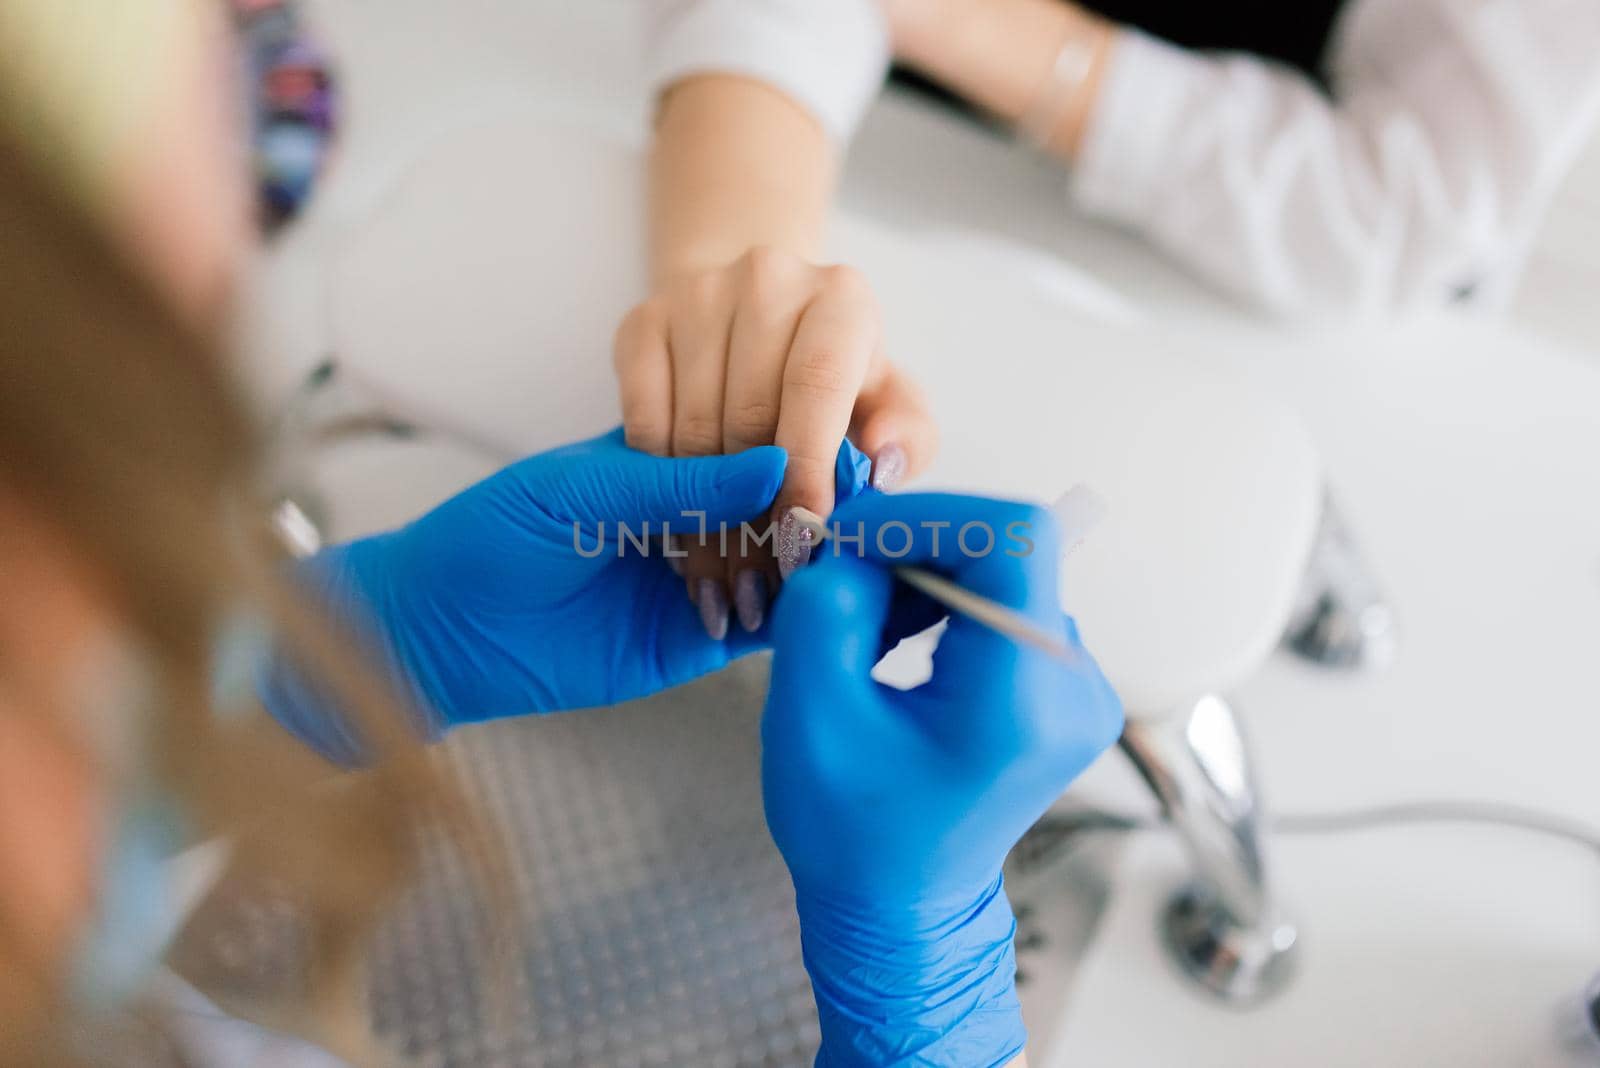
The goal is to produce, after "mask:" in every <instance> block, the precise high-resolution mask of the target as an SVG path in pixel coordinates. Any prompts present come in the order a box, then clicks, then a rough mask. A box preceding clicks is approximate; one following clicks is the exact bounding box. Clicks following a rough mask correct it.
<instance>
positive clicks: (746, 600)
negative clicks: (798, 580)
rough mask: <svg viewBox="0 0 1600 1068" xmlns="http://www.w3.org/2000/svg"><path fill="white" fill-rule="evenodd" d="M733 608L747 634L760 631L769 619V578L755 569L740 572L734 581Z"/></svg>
mask: <svg viewBox="0 0 1600 1068" xmlns="http://www.w3.org/2000/svg"><path fill="white" fill-rule="evenodd" d="M733 608H734V611H736V612H738V613H739V626H741V627H743V628H744V629H745V631H746V633H749V634H754V633H755V632H756V631H758V630H760V629H761V621H762V620H764V619H766V618H767V577H766V576H765V575H763V574H762V573H761V572H759V571H757V570H755V569H754V568H750V569H747V570H745V571H741V572H739V574H738V576H737V577H736V578H735V579H734V580H733Z"/></svg>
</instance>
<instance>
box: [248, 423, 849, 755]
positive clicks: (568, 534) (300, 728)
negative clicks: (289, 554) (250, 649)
mask: <svg viewBox="0 0 1600 1068" xmlns="http://www.w3.org/2000/svg"><path fill="white" fill-rule="evenodd" d="M784 465H785V453H784V451H783V450H782V449H779V448H776V447H772V446H766V447H762V448H755V449H750V450H748V451H746V452H742V453H737V454H735V455H732V456H708V457H701V458H696V459H688V460H671V459H663V458H658V457H653V456H648V455H646V454H644V453H642V452H636V451H634V450H633V449H630V448H628V447H627V446H626V445H624V444H623V440H622V431H621V430H620V429H618V430H615V431H613V432H611V433H609V434H606V435H604V436H602V437H598V438H595V439H593V440H591V441H585V442H581V443H578V444H575V445H569V446H566V447H564V448H560V449H556V450H554V451H551V452H546V453H542V454H540V455H537V456H532V457H529V458H528V459H525V460H522V461H520V462H518V463H515V464H512V465H511V466H509V467H507V468H505V469H504V470H502V471H500V472H499V473H498V474H495V475H493V476H491V477H489V478H488V479H485V480H484V481H483V482H480V483H478V484H477V485H475V486H472V487H471V488H469V489H467V490H465V491H463V492H462V493H461V494H459V495H458V496H456V497H454V498H452V499H451V500H449V501H446V502H445V503H444V504H441V505H440V506H439V507H437V508H435V509H434V510H433V511H432V512H429V513H428V514H427V515H425V516H423V517H422V518H420V519H418V520H416V521H415V522H413V523H411V524H409V525H407V526H405V527H402V528H401V529H399V530H395V531H392V532H389V533H385V534H379V535H376V536H373V537H369V538H365V539H362V540H360V541H356V542H352V543H350V544H347V545H341V546H336V547H334V548H332V549H329V550H327V551H325V552H323V553H320V554H319V555H317V556H316V557H313V558H312V559H311V560H309V561H307V563H306V564H305V565H304V569H303V575H304V577H305V578H306V579H307V580H308V581H309V583H310V584H311V586H312V588H313V592H314V593H315V594H316V595H317V596H318V598H319V599H320V600H321V601H322V602H324V603H325V604H327V605H328V606H329V607H330V608H331V609H332V610H333V611H334V613H335V615H336V616H338V617H340V618H342V619H344V620H345V621H347V622H350V623H353V624H354V625H356V626H357V627H358V628H360V629H364V630H365V631H367V636H368V637H369V639H370V640H371V644H373V645H375V646H376V647H377V649H378V650H379V652H380V653H381V654H382V655H383V656H384V657H385V658H386V659H387V661H388V667H389V669H390V671H391V674H392V675H393V676H394V677H396V678H397V679H399V680H400V681H402V682H403V683H404V684H405V685H406V686H407V687H408V688H409V690H410V691H411V694H412V696H413V697H415V698H416V699H417V702H418V704H419V705H421V706H422V708H423V709H424V711H426V712H429V713H431V714H432V715H433V716H434V717H435V719H434V721H433V722H432V723H430V724H428V725H427V726H428V727H429V728H430V733H434V734H436V733H438V732H439V731H441V730H443V729H444V728H447V727H450V726H454V725H456V724H460V723H467V722H472V721H475V720H485V719H493V718H499V717H503V716H511V715H519V714H524V713H530V712H549V711H555V710H559V709H570V708H585V707H591V706H595V705H606V704H613V703H616V702H618V701H625V700H628V699H630V698H635V697H640V696H643V695H645V694H649V693H653V692H655V691H658V690H662V689H666V688H668V687H671V686H676V685H678V684H680V683H684V682H687V681H689V680H691V679H694V678H697V677H699V676H701V675H704V674H706V673H708V672H711V671H715V670H717V669H718V668H721V667H723V666H725V665H726V664H728V663H730V662H731V661H733V660H734V659H736V658H738V657H740V656H743V655H745V654H747V653H751V652H754V651H755V650H757V649H760V648H764V647H765V646H766V645H767V636H766V632H767V629H768V628H767V627H762V628H761V629H760V630H759V631H758V632H756V633H754V634H747V633H745V632H744V631H743V630H735V631H733V632H731V633H729V634H728V636H727V638H726V639H725V640H721V641H718V640H713V639H712V638H710V637H708V636H707V634H706V630H705V628H704V627H703V626H702V625H701V621H700V619H699V616H698V615H697V612H696V609H695V607H694V605H693V604H691V603H690V601H689V599H688V598H686V597H685V596H684V580H683V579H682V578H680V577H678V576H677V575H675V574H673V572H672V570H671V569H670V568H669V566H668V564H667V561H666V560H665V559H663V557H662V547H661V545H660V544H659V543H660V541H661V540H662V538H661V535H662V534H663V529H664V528H663V526H662V524H667V529H670V530H671V531H673V532H674V533H677V534H679V535H681V538H680V540H681V541H693V540H695V539H696V538H697V537H698V536H699V535H700V533H701V529H702V528H701V520H700V519H699V518H698V516H697V515H696V514H695V513H701V512H703V513H705V520H704V522H705V524H706V525H707V528H708V529H709V531H710V537H711V539H712V540H711V542H710V543H711V544H712V545H716V544H717V531H718V527H719V525H720V524H724V523H726V524H731V526H730V527H729V529H728V534H729V537H730V538H735V539H736V538H737V537H738V536H739V530H740V528H739V524H740V523H741V522H744V521H745V520H750V519H752V518H753V517H757V516H762V515H764V513H765V512H766V510H767V509H768V508H769V507H770V505H771V503H772V499H773V496H774V495H775V494H776V493H777V491H778V487H779V485H780V484H781V483H782V480H783V474H784ZM838 472H839V476H840V484H839V492H840V494H841V496H849V495H851V494H854V493H856V492H858V491H859V490H860V488H861V486H862V484H863V483H864V482H865V479H866V465H865V463H864V461H863V460H862V459H861V454H860V453H859V452H856V450H855V449H854V448H853V447H851V446H850V444H849V443H848V442H846V443H845V444H844V446H843V447H842V449H841V451H840V460H839V464H838ZM685 513H690V514H687V515H686V514H685ZM619 523H626V524H627V525H628V527H629V529H630V530H631V532H632V534H633V536H634V537H635V538H638V537H639V536H640V535H641V533H642V531H643V529H644V524H646V523H648V524H649V532H650V535H651V536H652V537H653V538H654V539H655V542H656V544H654V545H653V546H652V547H651V548H650V550H649V554H650V555H649V556H648V557H646V555H644V553H643V552H641V551H640V550H639V549H638V548H637V547H636V546H635V545H634V544H633V543H632V542H631V541H630V542H627V543H625V544H624V543H623V542H622V538H621V533H620V531H619V529H618V524H619ZM601 525H603V533H604V542H603V551H599V552H596V547H597V544H598V543H599V540H600V537H601ZM575 536H576V538H577V541H576V542H575V541H574V538H575ZM619 547H620V549H621V552H620V555H619ZM259 689H260V691H261V694H262V698H263V700H264V702H265V703H266V705H267V707H268V709H269V710H270V711H272V712H273V714H274V715H275V716H277V718H278V719H279V720H280V721H281V722H283V723H284V725H285V726H287V727H288V728H289V729H290V730H291V731H292V732H294V733H295V734H296V735H297V736H299V737H300V738H301V740H303V741H305V742H307V743H308V744H310V745H312V746H313V747H314V748H317V749H318V750H320V751H322V752H323V753H324V754H325V755H328V756H331V757H333V758H334V759H336V760H340V761H342V762H347V763H348V762H354V761H355V760H357V759H358V758H359V756H360V754H359V752H358V751H357V747H356V746H355V745H354V743H352V742H351V740H350V739H348V738H347V737H346V736H345V734H344V732H343V731H342V730H341V729H340V724H339V719H338V717H337V716H336V715H330V709H329V703H330V702H329V701H328V700H327V699H326V698H325V697H324V696H323V695H321V694H319V692H318V691H317V690H316V688H314V687H312V686H310V685H308V684H307V682H306V680H305V679H304V678H303V677H302V675H301V674H300V672H298V671H297V670H295V669H294V667H293V666H292V665H289V664H287V663H285V662H283V661H282V660H281V659H275V660H274V661H273V662H272V664H271V665H270V666H269V669H268V671H267V672H266V674H265V676H264V678H263V680H262V682H261V684H260V686H259Z"/></svg>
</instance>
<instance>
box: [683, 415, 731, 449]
mask: <svg viewBox="0 0 1600 1068" xmlns="http://www.w3.org/2000/svg"><path fill="white" fill-rule="evenodd" d="M672 441H673V444H674V445H676V446H677V447H678V449H679V450H680V451H682V452H686V453H692V454H700V453H712V452H717V451H719V449H720V447H721V445H722V420H721V419H719V418H717V417H715V416H711V415H701V414H692V415H683V416H680V417H679V418H678V420H677V422H676V423H675V424H674V425H673V427H672Z"/></svg>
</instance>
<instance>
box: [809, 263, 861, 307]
mask: <svg viewBox="0 0 1600 1068" xmlns="http://www.w3.org/2000/svg"><path fill="white" fill-rule="evenodd" d="M821 280H822V286H823V288H824V289H826V290H828V291H829V292H831V293H836V294H839V295H841V296H849V297H857V298H864V299H868V300H871V299H873V298H872V283H870V282H868V281H867V276H866V275H864V274H862V273H861V271H859V270H858V269H856V268H854V267H852V266H850V265H849V264H847V263H835V264H832V265H830V266H828V267H824V268H822V271H821Z"/></svg>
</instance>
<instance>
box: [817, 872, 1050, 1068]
mask: <svg viewBox="0 0 1600 1068" xmlns="http://www.w3.org/2000/svg"><path fill="white" fill-rule="evenodd" d="M795 905H796V909H797V911H798V913H799V917H800V936H801V944H802V950H803V953H804V957H805V964H806V970H807V972H809V973H810V976H811V983H812V989H813V992H814V993H815V996H816V1001H817V1014H818V1018H819V1021H820V1023H821V1029H822V1047H821V1050H820V1051H819V1053H818V1056H817V1064H818V1066H819V1068H843V1066H847V1065H867V1064H882V1063H887V1062H889V1061H895V1060H897V1059H900V1058H904V1057H907V1056H908V1055H915V1056H916V1057H917V1058H919V1063H922V1062H926V1063H938V1064H962V1065H974V1066H981V1065H1003V1064H1009V1063H1010V1062H1011V1061H1012V1060H1014V1059H1015V1058H1016V1057H1017V1056H1018V1055H1019V1054H1020V1053H1021V1052H1022V1051H1023V1048H1024V1046H1025V1045H1026V1044H1027V1031H1026V1029H1025V1028H1024V1026H1023V1023H1022V1010H1021V1005H1020V1003H1019V1002H1018V1000H1017V992H1016V956H1015V947H1014V940H1015V935H1016V920H1015V917H1014V916H1013V914H1012V911H1011V905H1010V902H1009V901H1008V900H1007V899H1006V894H1005V886H1004V882H1003V880H1002V879H1001V878H1000V877H999V876H998V875H996V876H995V878H994V879H993V880H991V881H989V882H988V883H986V884H984V885H983V886H981V887H980V888H978V889H977V890H976V891H973V890H967V891H962V892H955V893H950V894H946V895H943V896H942V897H940V898H938V899H936V900H926V899H925V900H923V901H920V902H917V903H915V904H904V905H898V904H896V905H885V904H884V903H882V902H868V901H863V900H849V899H846V898H843V897H841V896H838V895H834V894H829V893H826V892H809V891H807V890H804V889H801V888H799V887H797V888H796V894H795Z"/></svg>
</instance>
